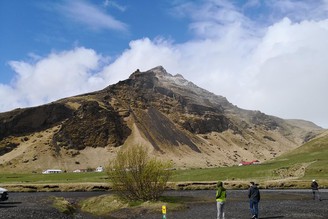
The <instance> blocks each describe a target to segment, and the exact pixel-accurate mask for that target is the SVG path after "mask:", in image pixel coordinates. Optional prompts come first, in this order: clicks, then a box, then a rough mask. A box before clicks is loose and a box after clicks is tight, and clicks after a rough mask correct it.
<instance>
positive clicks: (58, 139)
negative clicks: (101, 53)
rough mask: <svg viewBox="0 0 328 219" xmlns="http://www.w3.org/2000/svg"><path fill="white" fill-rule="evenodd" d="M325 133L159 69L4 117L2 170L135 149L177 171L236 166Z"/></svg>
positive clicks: (92, 160) (86, 164)
mask: <svg viewBox="0 0 328 219" xmlns="http://www.w3.org/2000/svg"><path fill="white" fill-rule="evenodd" d="M322 130H323V129H322V128H320V127H318V126H316V125H314V124H313V123H310V122H306V121H298V120H289V121H287V120H283V119H280V118H277V117H273V116H268V115H265V114H264V113H261V112H259V111H249V110H244V109H240V108H237V107H236V106H234V105H232V104H231V103H229V102H228V101H227V99H226V98H224V97H222V96H218V95H215V94H213V93H210V92H208V91H206V90H204V89H202V88H199V87H197V86H196V85H194V84H193V83H192V82H189V81H187V80H185V79H184V78H183V77H182V76H181V75H176V76H172V75H171V74H169V73H167V72H166V71H165V69H164V68H163V67H156V68H154V69H151V70H149V71H146V72H140V71H138V70H137V71H136V72H134V73H133V74H132V75H131V76H130V77H129V79H127V80H124V81H120V82H119V83H117V84H114V85H111V86H108V87H107V88H105V89H103V90H101V91H97V92H93V93H88V94H84V95H79V96H75V97H69V98H65V99H62V100H58V101H56V102H53V103H50V104H46V105H42V106H38V107H32V108H26V109H17V110H13V111H10V112H6V113H0V165H1V169H2V170H3V171H36V172H40V171H42V170H44V169H48V168H60V169H63V170H67V171H72V170H75V169H85V168H95V167H97V166H100V165H101V166H106V164H107V163H108V161H109V159H112V158H113V157H115V153H116V151H117V150H120V149H121V148H124V147H129V146H131V145H135V144H142V145H144V146H147V147H149V149H150V152H151V153H152V154H153V155H154V156H157V157H159V158H161V159H169V160H172V161H173V162H174V163H175V165H176V166H177V167H213V166H223V165H235V164H238V163H239V162H240V161H242V160H244V161H247V160H253V159H258V160H260V161H264V160H268V159H271V158H273V157H275V156H278V155H280V154H281V153H284V152H286V151H289V150H292V149H294V148H296V147H298V146H300V145H301V144H302V143H304V142H305V141H308V140H309V139H311V138H313V137H315V136H316V135H317V134H319V133H320V132H322Z"/></svg>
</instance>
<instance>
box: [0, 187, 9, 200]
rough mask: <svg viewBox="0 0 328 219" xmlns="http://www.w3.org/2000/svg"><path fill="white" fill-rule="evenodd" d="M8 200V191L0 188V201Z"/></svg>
mask: <svg viewBox="0 0 328 219" xmlns="http://www.w3.org/2000/svg"><path fill="white" fill-rule="evenodd" d="M6 200H8V190H7V189H5V188H1V187H0V201H6Z"/></svg>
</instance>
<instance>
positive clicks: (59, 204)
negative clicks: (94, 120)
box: [51, 197, 76, 214]
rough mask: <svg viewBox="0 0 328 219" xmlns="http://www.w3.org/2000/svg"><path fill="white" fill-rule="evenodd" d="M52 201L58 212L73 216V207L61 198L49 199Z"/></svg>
mask: <svg viewBox="0 0 328 219" xmlns="http://www.w3.org/2000/svg"><path fill="white" fill-rule="evenodd" d="M51 199H52V201H53V206H54V208H56V209H57V210H58V211H60V212H61V213H64V214H74V213H75V211H76V209H75V207H74V206H73V205H72V204H71V203H70V202H69V201H68V200H66V199H65V198H63V197H51Z"/></svg>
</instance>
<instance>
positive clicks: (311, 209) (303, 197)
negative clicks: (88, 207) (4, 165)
mask: <svg viewBox="0 0 328 219" xmlns="http://www.w3.org/2000/svg"><path fill="white" fill-rule="evenodd" d="M104 193H106V192H51V193H46V192H39V193H10V194H9V200H8V201H6V202H0V218H6V219H9V218H15V219H23V218H24V219H28V218H34V219H38V218H49V219H52V218H53V219H60V218H63V219H66V218H70V219H71V218H74V219H75V218H76V219H77V218H81V219H95V218H98V219H100V218H104V219H105V218H107V219H109V218H110V217H94V216H91V215H87V214H83V213H77V214H75V215H73V216H72V215H65V214H62V213H60V212H58V211H57V210H56V209H55V208H53V207H52V206H51V201H50V199H49V196H59V197H65V198H67V199H68V200H69V201H70V202H71V203H77V202H78V201H79V200H80V199H84V198H87V197H91V196H97V195H101V194H104ZM166 195H172V196H177V195H179V196H192V197H207V198H208V197H214V196H215V191H213V190H202V191H169V192H167V193H166ZM227 195H228V199H227V203H226V219H234V218H235V219H244V218H245V219H247V218H250V213H249V209H248V200H247V191H244V190H243V191H241V190H239V191H238V190H228V194H227ZM261 195H262V200H261V202H260V218H261V219H270V218H272V219H273V218H283V219H289V218H291V219H294V218H295V219H296V218H297V219H312V218H322V219H327V218H328V190H321V196H322V199H323V201H321V202H320V201H318V200H316V201H313V200H312V194H311V191H310V190H261ZM215 215H216V203H215V202H210V203H203V204H199V203H198V204H192V203H190V204H188V208H187V209H186V210H183V211H177V212H172V211H170V209H167V215H166V218H167V219H173V218H174V219H211V218H212V219H215ZM127 218H131V219H132V218H134V219H156V218H158V219H161V218H162V214H161V209H159V213H158V214H152V215H149V214H147V215H139V216H136V215H131V216H129V217H127Z"/></svg>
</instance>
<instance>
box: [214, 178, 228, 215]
mask: <svg viewBox="0 0 328 219" xmlns="http://www.w3.org/2000/svg"><path fill="white" fill-rule="evenodd" d="M226 198H227V192H226V189H225V188H224V187H223V182H220V181H219V182H218V183H217V189H216V207H217V219H224V205H225V201H226Z"/></svg>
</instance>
